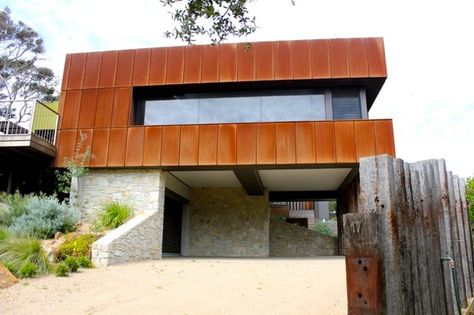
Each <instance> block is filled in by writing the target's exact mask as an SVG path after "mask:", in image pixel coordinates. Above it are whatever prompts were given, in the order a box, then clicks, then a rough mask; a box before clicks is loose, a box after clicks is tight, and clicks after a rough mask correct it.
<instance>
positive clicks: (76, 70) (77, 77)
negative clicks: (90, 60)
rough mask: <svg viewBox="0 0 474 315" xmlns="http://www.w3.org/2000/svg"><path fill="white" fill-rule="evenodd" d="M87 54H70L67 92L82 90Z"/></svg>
mask: <svg viewBox="0 0 474 315" xmlns="http://www.w3.org/2000/svg"><path fill="white" fill-rule="evenodd" d="M86 57H87V54H85V53H80V54H72V55H71V65H70V66H69V76H68V81H67V88H68V90H73V89H82V83H83V81H84V71H85V68H86Z"/></svg>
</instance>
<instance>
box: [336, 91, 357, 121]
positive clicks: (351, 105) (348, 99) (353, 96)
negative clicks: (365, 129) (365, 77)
mask: <svg viewBox="0 0 474 315" xmlns="http://www.w3.org/2000/svg"><path fill="white" fill-rule="evenodd" d="M332 115H333V119H361V118H362V111H361V104H360V91H359V89H344V90H334V91H333V92H332Z"/></svg>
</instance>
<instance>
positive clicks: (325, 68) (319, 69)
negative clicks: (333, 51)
mask: <svg viewBox="0 0 474 315" xmlns="http://www.w3.org/2000/svg"><path fill="white" fill-rule="evenodd" d="M311 70H312V75H313V79H324V78H330V77H331V68H330V63H329V41H328V40H326V39H316V40H312V41H311Z"/></svg>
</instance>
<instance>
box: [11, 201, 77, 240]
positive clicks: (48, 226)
mask: <svg viewBox="0 0 474 315" xmlns="http://www.w3.org/2000/svg"><path fill="white" fill-rule="evenodd" d="M78 220H79V214H78V213H77V211H76V210H75V209H73V208H70V207H69V206H68V205H67V204H66V203H65V202H59V201H58V199H57V198H56V197H54V196H32V197H30V198H29V199H28V201H27V202H26V204H25V213H24V214H23V215H21V216H19V217H17V218H16V219H14V220H13V222H12V224H11V225H10V228H9V229H10V230H11V231H12V232H14V233H16V234H18V235H24V236H34V237H38V238H43V239H47V238H51V237H53V236H54V234H55V233H56V232H63V233H67V232H71V231H73V230H74V227H75V224H76V223H77V221H78Z"/></svg>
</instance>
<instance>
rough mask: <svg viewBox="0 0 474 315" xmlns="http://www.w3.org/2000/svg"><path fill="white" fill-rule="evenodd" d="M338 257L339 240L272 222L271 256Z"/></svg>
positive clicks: (293, 226) (295, 226)
mask: <svg viewBox="0 0 474 315" xmlns="http://www.w3.org/2000/svg"><path fill="white" fill-rule="evenodd" d="M329 255H337V239H336V238H334V237H328V236H324V235H321V234H319V233H317V232H316V231H314V230H310V229H306V228H304V227H301V226H298V225H295V224H290V223H286V222H281V221H279V220H277V219H275V218H273V217H272V219H271V220H270V256H274V257H303V256H329Z"/></svg>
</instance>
